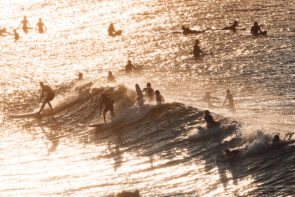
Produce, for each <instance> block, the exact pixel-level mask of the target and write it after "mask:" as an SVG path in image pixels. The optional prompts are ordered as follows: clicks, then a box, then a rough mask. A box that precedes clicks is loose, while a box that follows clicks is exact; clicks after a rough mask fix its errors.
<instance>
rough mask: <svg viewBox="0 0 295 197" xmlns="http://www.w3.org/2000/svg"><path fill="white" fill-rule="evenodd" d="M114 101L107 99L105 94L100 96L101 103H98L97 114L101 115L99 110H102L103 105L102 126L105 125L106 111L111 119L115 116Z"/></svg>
mask: <svg viewBox="0 0 295 197" xmlns="http://www.w3.org/2000/svg"><path fill="white" fill-rule="evenodd" d="M114 103H115V102H114V101H113V100H112V99H111V98H110V97H108V96H107V95H105V94H102V95H101V101H100V106H99V114H100V115H101V110H102V106H103V105H105V107H104V109H103V114H102V115H103V120H104V124H106V123H107V122H106V113H107V112H108V111H110V112H111V116H112V118H113V117H114V116H115V113H114Z"/></svg>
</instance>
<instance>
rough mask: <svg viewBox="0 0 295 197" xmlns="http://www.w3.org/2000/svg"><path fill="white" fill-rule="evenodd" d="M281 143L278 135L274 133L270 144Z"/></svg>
mask: <svg viewBox="0 0 295 197" xmlns="http://www.w3.org/2000/svg"><path fill="white" fill-rule="evenodd" d="M280 144H281V139H280V136H279V135H275V136H274V137H273V139H272V145H274V146H277V145H280Z"/></svg>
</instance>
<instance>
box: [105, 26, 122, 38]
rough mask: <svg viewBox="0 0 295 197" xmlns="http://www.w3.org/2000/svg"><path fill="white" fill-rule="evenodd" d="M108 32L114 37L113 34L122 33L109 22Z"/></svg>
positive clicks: (118, 34)
mask: <svg viewBox="0 0 295 197" xmlns="http://www.w3.org/2000/svg"><path fill="white" fill-rule="evenodd" d="M108 34H109V36H112V37H115V36H120V35H121V34H122V30H118V31H116V30H115V27H114V24H113V23H111V24H110V25H109V27H108Z"/></svg>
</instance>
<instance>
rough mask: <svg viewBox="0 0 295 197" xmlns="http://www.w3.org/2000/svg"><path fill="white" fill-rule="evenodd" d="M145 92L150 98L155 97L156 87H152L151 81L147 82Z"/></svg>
mask: <svg viewBox="0 0 295 197" xmlns="http://www.w3.org/2000/svg"><path fill="white" fill-rule="evenodd" d="M142 91H143V92H144V93H145V96H146V97H148V98H149V100H153V99H154V97H155V92H154V89H153V88H152V85H151V83H147V84H146V88H144V89H143V90H142Z"/></svg>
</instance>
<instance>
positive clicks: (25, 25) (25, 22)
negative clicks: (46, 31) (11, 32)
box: [19, 16, 32, 34]
mask: <svg viewBox="0 0 295 197" xmlns="http://www.w3.org/2000/svg"><path fill="white" fill-rule="evenodd" d="M20 25H22V29H23V31H24V32H25V33H26V34H27V33H28V29H31V28H32V27H30V24H29V21H28V19H27V17H26V16H24V19H23V20H22V21H21V22H20V24H19V26H20Z"/></svg>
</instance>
